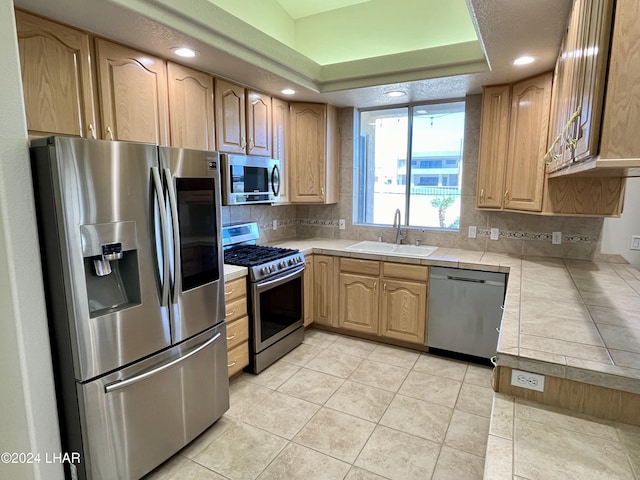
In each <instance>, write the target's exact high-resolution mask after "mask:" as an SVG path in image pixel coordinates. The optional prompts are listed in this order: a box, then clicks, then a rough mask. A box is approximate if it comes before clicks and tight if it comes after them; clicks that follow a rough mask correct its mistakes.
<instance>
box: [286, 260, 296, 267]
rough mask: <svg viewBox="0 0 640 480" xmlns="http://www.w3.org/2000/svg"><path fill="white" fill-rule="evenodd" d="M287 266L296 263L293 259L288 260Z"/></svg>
mask: <svg viewBox="0 0 640 480" xmlns="http://www.w3.org/2000/svg"><path fill="white" fill-rule="evenodd" d="M287 263H288V264H289V266H291V265H293V264H294V263H296V261H295V259H294V258H290V259H289V261H288V262H287Z"/></svg>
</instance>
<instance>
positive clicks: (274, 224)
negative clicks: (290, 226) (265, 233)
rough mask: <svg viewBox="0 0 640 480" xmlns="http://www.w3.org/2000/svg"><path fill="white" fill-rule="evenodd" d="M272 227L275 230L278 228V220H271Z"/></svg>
mask: <svg viewBox="0 0 640 480" xmlns="http://www.w3.org/2000/svg"><path fill="white" fill-rule="evenodd" d="M273 229H274V230H277V229H278V220H274V221H273Z"/></svg>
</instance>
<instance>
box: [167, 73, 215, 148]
mask: <svg viewBox="0 0 640 480" xmlns="http://www.w3.org/2000/svg"><path fill="white" fill-rule="evenodd" d="M167 73H168V75H169V121H170V123H169V125H170V130H171V145H172V146H174V147H183V148H193V149H196V150H214V149H215V148H216V146H215V136H214V135H215V128H214V122H213V77H212V76H211V75H209V74H207V73H203V72H199V71H197V70H192V69H191V68H187V67H184V66H182V65H178V64H176V63H171V62H169V63H167Z"/></svg>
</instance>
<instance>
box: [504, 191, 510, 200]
mask: <svg viewBox="0 0 640 480" xmlns="http://www.w3.org/2000/svg"><path fill="white" fill-rule="evenodd" d="M504 201H505V202H508V201H509V190H507V191H506V192H504Z"/></svg>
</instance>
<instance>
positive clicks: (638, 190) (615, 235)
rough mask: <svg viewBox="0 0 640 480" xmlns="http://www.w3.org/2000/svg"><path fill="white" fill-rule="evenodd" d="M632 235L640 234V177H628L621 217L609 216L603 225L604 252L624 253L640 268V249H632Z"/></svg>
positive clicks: (602, 248) (624, 255) (602, 247)
mask: <svg viewBox="0 0 640 480" xmlns="http://www.w3.org/2000/svg"><path fill="white" fill-rule="evenodd" d="M631 235H640V178H628V179H627V188H626V193H625V197H624V211H623V213H622V215H621V216H620V218H607V219H606V220H605V221H604V225H603V226H602V235H601V237H600V240H601V242H602V243H601V251H602V253H617V254H618V255H622V256H623V257H624V258H625V259H626V260H627V261H628V262H629V263H630V264H631V265H633V266H634V267H636V268H638V269H640V250H630V249H629V246H630V245H631Z"/></svg>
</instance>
